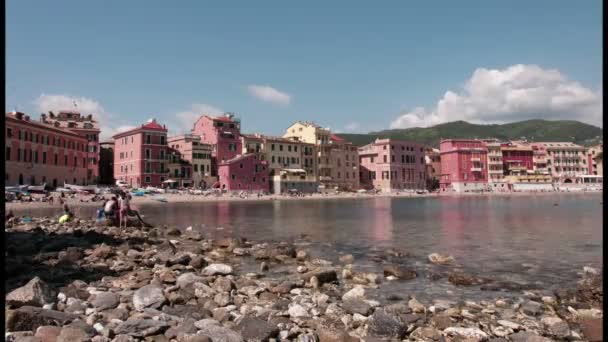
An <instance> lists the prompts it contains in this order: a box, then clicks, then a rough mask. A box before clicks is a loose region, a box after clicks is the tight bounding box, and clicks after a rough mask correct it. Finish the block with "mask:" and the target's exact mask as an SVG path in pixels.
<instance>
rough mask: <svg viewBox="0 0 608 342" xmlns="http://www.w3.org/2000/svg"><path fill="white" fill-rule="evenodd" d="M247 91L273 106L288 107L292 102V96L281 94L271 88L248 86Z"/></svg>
mask: <svg viewBox="0 0 608 342" xmlns="http://www.w3.org/2000/svg"><path fill="white" fill-rule="evenodd" d="M247 91H248V92H249V94H251V95H252V96H254V97H257V98H258V99H260V100H262V101H265V102H270V103H273V104H278V105H283V106H287V105H289V103H290V102H291V95H289V94H287V93H284V92H281V91H279V90H277V89H275V88H273V87H270V86H263V85H255V84H252V85H250V86H247Z"/></svg>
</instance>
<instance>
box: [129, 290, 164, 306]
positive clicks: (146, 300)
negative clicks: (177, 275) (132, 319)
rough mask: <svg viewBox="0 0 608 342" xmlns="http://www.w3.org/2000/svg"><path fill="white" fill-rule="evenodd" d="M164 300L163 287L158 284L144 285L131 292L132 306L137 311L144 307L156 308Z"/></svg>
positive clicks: (161, 304)
mask: <svg viewBox="0 0 608 342" xmlns="http://www.w3.org/2000/svg"><path fill="white" fill-rule="evenodd" d="M166 301H167V299H166V298H165V295H164V294H163V288H162V287H160V286H158V285H153V284H150V285H146V286H144V287H142V288H140V289H139V290H137V291H135V293H134V294H133V307H134V308H135V310H138V311H141V310H143V309H146V308H152V309H158V308H160V307H161V306H163V304H164V303H165V302H166Z"/></svg>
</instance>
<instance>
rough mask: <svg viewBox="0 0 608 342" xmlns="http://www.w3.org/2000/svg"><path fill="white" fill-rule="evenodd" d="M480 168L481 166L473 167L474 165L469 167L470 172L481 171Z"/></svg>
mask: <svg viewBox="0 0 608 342" xmlns="http://www.w3.org/2000/svg"><path fill="white" fill-rule="evenodd" d="M482 170H483V168H481V167H475V166H473V167H471V172H481V171H482Z"/></svg>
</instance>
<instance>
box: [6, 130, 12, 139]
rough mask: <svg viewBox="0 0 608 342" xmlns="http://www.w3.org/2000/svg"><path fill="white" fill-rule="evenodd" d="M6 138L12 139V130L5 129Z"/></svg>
mask: <svg viewBox="0 0 608 342" xmlns="http://www.w3.org/2000/svg"><path fill="white" fill-rule="evenodd" d="M6 136H7V137H8V138H12V137H13V130H12V129H10V128H7V129H6Z"/></svg>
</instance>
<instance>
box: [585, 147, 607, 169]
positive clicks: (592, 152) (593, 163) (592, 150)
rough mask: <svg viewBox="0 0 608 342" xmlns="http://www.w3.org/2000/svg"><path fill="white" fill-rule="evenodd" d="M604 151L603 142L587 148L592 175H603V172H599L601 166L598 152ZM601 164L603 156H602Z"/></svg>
mask: <svg viewBox="0 0 608 342" xmlns="http://www.w3.org/2000/svg"><path fill="white" fill-rule="evenodd" d="M603 151H604V145H603V144H599V145H595V146H591V147H589V148H588V149H587V166H588V168H589V174H590V175H596V176H599V175H601V173H599V172H598V171H599V169H600V168H601V167H598V163H597V159H596V156H597V155H598V154H600V153H602V152H603ZM600 164H601V158H600Z"/></svg>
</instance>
